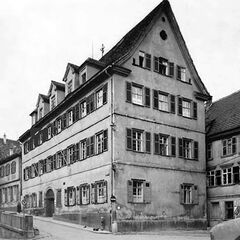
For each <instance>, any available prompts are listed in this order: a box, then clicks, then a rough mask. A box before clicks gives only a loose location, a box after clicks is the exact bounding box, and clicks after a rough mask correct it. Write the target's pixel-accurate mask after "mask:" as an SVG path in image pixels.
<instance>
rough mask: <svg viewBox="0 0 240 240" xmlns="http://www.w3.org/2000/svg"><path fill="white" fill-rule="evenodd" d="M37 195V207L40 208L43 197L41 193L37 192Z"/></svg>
mask: <svg viewBox="0 0 240 240" xmlns="http://www.w3.org/2000/svg"><path fill="white" fill-rule="evenodd" d="M38 195H39V198H38V206H39V207H42V206H43V204H42V203H43V201H42V196H43V195H42V191H41V192H39V194H38Z"/></svg>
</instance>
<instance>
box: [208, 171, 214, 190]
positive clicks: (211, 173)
mask: <svg viewBox="0 0 240 240" xmlns="http://www.w3.org/2000/svg"><path fill="white" fill-rule="evenodd" d="M207 180H208V186H209V187H213V186H215V171H209V172H208V173H207Z"/></svg>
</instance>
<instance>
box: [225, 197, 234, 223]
mask: <svg viewBox="0 0 240 240" xmlns="http://www.w3.org/2000/svg"><path fill="white" fill-rule="evenodd" d="M225 218H226V219H233V218H234V213H233V201H229V202H225Z"/></svg>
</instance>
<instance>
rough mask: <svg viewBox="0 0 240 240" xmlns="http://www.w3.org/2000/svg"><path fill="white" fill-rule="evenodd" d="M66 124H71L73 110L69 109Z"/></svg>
mask: <svg viewBox="0 0 240 240" xmlns="http://www.w3.org/2000/svg"><path fill="white" fill-rule="evenodd" d="M67 120H68V126H70V125H72V124H73V111H72V110H71V111H69V112H68V114H67Z"/></svg>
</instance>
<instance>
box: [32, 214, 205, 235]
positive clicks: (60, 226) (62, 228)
mask: <svg viewBox="0 0 240 240" xmlns="http://www.w3.org/2000/svg"><path fill="white" fill-rule="evenodd" d="M34 227H35V228H37V229H39V232H40V234H39V235H38V236H36V237H35V238H34V239H46V240H75V239H81V240H95V239H98V240H115V239H116V240H120V239H121V240H145V239H147V240H155V239H157V240H190V239H193V240H210V236H209V233H208V232H207V231H161V232H158V233H138V234H136V233H134V234H111V233H109V232H94V231H92V229H91V228H84V227H83V226H81V225H77V224H72V223H66V222H61V221H56V220H53V219H52V218H43V217H34Z"/></svg>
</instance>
